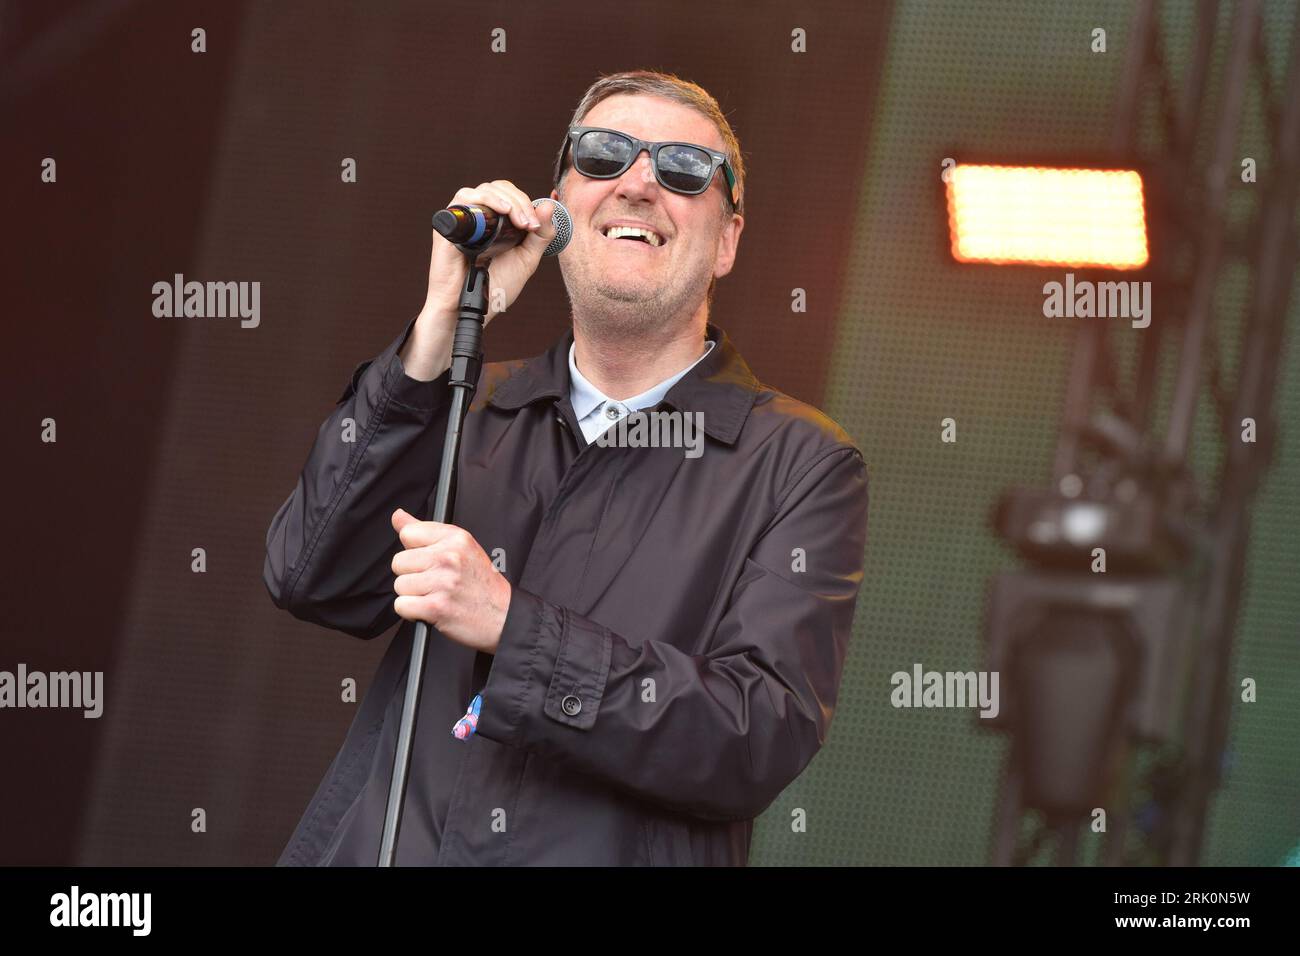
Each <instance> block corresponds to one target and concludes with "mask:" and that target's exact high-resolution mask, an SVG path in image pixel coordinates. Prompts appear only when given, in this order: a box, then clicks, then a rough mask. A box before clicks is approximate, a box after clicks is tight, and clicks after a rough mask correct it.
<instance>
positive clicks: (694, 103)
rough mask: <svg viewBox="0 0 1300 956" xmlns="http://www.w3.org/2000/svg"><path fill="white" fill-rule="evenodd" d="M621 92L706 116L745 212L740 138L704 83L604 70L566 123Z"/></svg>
mask: <svg viewBox="0 0 1300 956" xmlns="http://www.w3.org/2000/svg"><path fill="white" fill-rule="evenodd" d="M620 93H632V94H640V95H643V96H660V97H663V98H664V99H666V100H672V101H673V102H675V103H681V104H682V105H683V106H689V107H690V108H691V109H693V110H695V111H696V112H698V113H700V114H702V115H703V116H705V117H707V118H708V119H709V121H710V122H712V123H713V125H714V126H715V127H716V128H717V130H718V133H719V134H720V135H721V136H722V143H723V147H722V150H723V152H724V153H726V154H727V161H728V162H729V163H730V164H731V169H732V172H734V173H735V174H736V209H735V211H736V212H737V213H739V214H740V215H742V216H743V215H744V214H745V159H744V156H743V155H742V154H741V151H740V140H738V139H737V138H736V133H735V131H734V130H733V129H732V128H731V123H729V122H728V121H727V117H726V116H725V115H723V112H722V107H720V106H719V105H718V101H717V100H716V99H714V98H713V96H712V95H711V94H710V93H709V92H708V91H707V90H706V89H704V87H702V86H699V85H698V84H696V83H692V82H691V81H690V80H683V79H682V78H681V77H679V76H676V75H674V74H672V73H658V72H655V71H653V70H629V71H627V72H623V73H610V74H606V75H604V76H602V77H600V78H599V79H598V80H596V82H595V83H593V84H591V86H590V87H588V89H587V92H586V93H584V94H583V95H582V99H581V101H579V103H578V108H577V109H576V110H574V111H573V119H572V120H571V121H570V123H569V125H570V126H578V125H580V124H581V123H582V121H583V119H585V118H586V116H587V114H588V113H590V112H591V111H592V109H594V108H595V106H596V104H597V103H599V102H600V101H601V100H604V99H608V98H609V97H611V96H616V95H618V94H620ZM567 142H568V140H567V139H566V140H565V142H564V143H561V144H560V151H559V153H557V154H556V156H555V189H556V191H557V192H558V191H559V189H560V183H561V182H562V181H563V179H564V177H565V175H566V174H567V173H568V171H569V169H570V168H571V164H572V156H570V157H568V159H569V163H568V164H566V163H565V158H566V157H565V145H566V144H567ZM715 176H721V177H722V178H723V187H724V191H725V187H726V176H725V174H724V173H723V172H722V171H721V170H718V172H717V173H715ZM710 185H712V184H710ZM730 212H731V201H730V199H729V198H728V197H726V196H724V197H723V199H722V214H723V215H724V216H726V215H727V214H729V213H730ZM716 285H717V279H713V280H711V281H710V282H709V291H708V301H709V305H710V306H712V304H713V290H714V287H715V286H716Z"/></svg>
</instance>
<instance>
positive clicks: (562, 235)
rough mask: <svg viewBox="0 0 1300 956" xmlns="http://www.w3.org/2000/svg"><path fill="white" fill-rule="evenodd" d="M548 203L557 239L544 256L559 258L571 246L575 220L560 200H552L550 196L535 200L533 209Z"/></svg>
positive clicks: (548, 246) (550, 244)
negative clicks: (570, 216)
mask: <svg viewBox="0 0 1300 956" xmlns="http://www.w3.org/2000/svg"><path fill="white" fill-rule="evenodd" d="M544 202H548V203H550V204H551V206H552V212H551V223H552V225H554V226H555V238H553V239H552V240H551V241H550V243H549V244H548V245H547V247H546V249H545V250H543V252H542V255H544V256H558V255H559V254H560V253H561V252H563V251H564V247H565V246H567V245H568V244H569V240H570V239H572V238H573V220H572V219H570V218H569V210H567V209H565V208H564V203H562V202H560V201H559V200H558V199H551V198H550V197H549V196H546V197H543V198H541V199H534V200H533V208H537V207H539V206H540V205H541V204H542V203H544Z"/></svg>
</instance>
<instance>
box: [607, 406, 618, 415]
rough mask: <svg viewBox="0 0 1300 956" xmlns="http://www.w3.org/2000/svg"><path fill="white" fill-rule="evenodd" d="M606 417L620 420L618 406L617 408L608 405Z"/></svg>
mask: <svg viewBox="0 0 1300 956" xmlns="http://www.w3.org/2000/svg"><path fill="white" fill-rule="evenodd" d="M605 417H606V418H618V406H617V405H606V406H605Z"/></svg>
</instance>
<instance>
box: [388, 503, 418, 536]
mask: <svg viewBox="0 0 1300 956" xmlns="http://www.w3.org/2000/svg"><path fill="white" fill-rule="evenodd" d="M419 520H420V519H419V518H417V517H416V516H415V515H413V514H411V513H410V512H409V511H406V510H405V509H403V508H398V509H397V510H396V511H394V512H393V518H392V521H393V530H394V531H401V530H402V529H403V528H405V527H406V526H407V525H408V524H410V523H411V522H413V521H419Z"/></svg>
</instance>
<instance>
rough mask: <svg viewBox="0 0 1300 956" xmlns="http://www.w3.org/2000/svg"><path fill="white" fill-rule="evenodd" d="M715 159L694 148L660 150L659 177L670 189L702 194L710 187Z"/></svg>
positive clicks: (677, 146) (665, 148)
mask: <svg viewBox="0 0 1300 956" xmlns="http://www.w3.org/2000/svg"><path fill="white" fill-rule="evenodd" d="M712 168H713V159H712V158H711V157H710V156H709V154H708V153H706V152H704V151H703V150H701V149H696V148H695V147H694V146H682V145H674V146H665V147H664V148H663V149H661V150H659V176H660V178H661V179H662V181H663V184H664V185H665V186H667V187H668V188H669V189H675V190H677V191H678V192H680V193H688V194H694V193H701V192H704V190H705V189H707V188H708V186H709V170H711V169H712Z"/></svg>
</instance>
